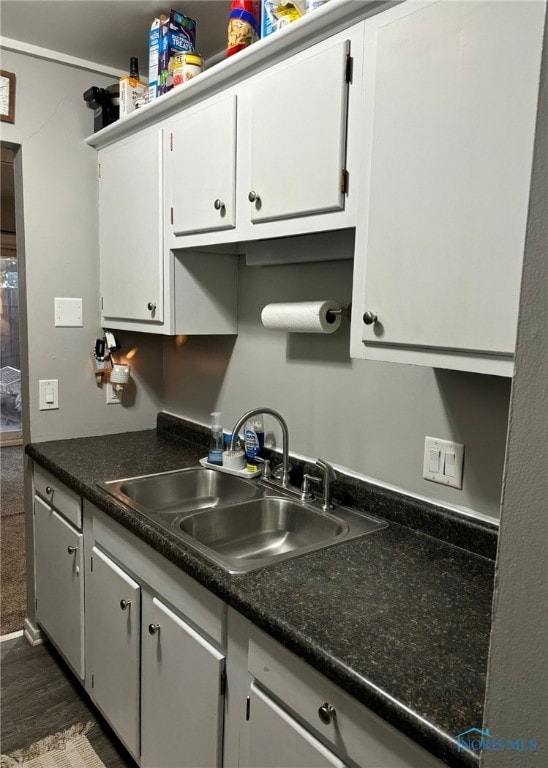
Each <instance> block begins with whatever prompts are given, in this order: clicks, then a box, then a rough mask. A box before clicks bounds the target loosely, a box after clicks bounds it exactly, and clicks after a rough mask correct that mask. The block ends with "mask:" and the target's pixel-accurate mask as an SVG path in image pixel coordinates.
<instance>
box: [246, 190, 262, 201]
mask: <svg viewBox="0 0 548 768" xmlns="http://www.w3.org/2000/svg"><path fill="white" fill-rule="evenodd" d="M247 199H248V200H249V202H250V203H259V202H260V200H261V198H260V197H259V195H258V194H257V193H256V192H254V191H253V190H251V192H250V193H249V194H248V196H247Z"/></svg>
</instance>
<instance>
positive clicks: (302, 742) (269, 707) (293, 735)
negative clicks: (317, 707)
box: [247, 683, 345, 768]
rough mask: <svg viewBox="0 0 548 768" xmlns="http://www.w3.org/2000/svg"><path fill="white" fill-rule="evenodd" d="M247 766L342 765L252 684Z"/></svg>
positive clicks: (321, 767) (325, 767)
mask: <svg viewBox="0 0 548 768" xmlns="http://www.w3.org/2000/svg"><path fill="white" fill-rule="evenodd" d="M249 711H250V718H249V761H248V763H247V765H248V766H249V768H328V766H336V768H344V766H345V763H343V761H342V760H339V758H338V757H337V756H336V755H334V754H333V753H332V752H330V751H329V750H328V749H327V748H326V747H324V745H323V744H322V743H321V742H320V741H318V739H316V738H315V737H314V736H313V735H312V734H311V733H310V732H309V731H307V730H306V728H303V727H302V725H300V724H299V723H298V722H297V721H296V720H294V719H293V718H292V717H291V716H290V715H289V714H288V713H287V712H285V711H284V710H283V709H282V708H281V707H280V706H278V705H277V704H276V703H275V702H274V701H273V700H272V699H271V698H270V697H269V696H267V695H266V694H265V693H263V691H261V690H260V688H257V686H256V685H255V684H254V683H252V685H251V696H250V708H249Z"/></svg>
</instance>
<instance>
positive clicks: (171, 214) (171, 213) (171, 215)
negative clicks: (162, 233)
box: [169, 208, 173, 224]
mask: <svg viewBox="0 0 548 768" xmlns="http://www.w3.org/2000/svg"><path fill="white" fill-rule="evenodd" d="M169 215H170V218H171V223H172V224H173V208H172V209H171V211H170V214H169Z"/></svg>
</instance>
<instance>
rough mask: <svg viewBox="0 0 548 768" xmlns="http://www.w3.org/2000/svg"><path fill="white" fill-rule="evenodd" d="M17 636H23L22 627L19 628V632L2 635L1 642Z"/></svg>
mask: <svg viewBox="0 0 548 768" xmlns="http://www.w3.org/2000/svg"><path fill="white" fill-rule="evenodd" d="M16 637H23V630H22V629H19V630H18V631H17V632H8V633H7V634H6V635H1V636H0V643H5V642H6V640H15V638H16Z"/></svg>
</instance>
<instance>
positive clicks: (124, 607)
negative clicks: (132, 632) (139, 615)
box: [120, 600, 131, 611]
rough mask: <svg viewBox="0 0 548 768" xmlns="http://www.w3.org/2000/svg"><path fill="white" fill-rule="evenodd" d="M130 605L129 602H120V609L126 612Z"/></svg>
mask: <svg viewBox="0 0 548 768" xmlns="http://www.w3.org/2000/svg"><path fill="white" fill-rule="evenodd" d="M130 605H131V600H120V608H121V609H122V610H123V611H127V609H128V608H129V607H130Z"/></svg>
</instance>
